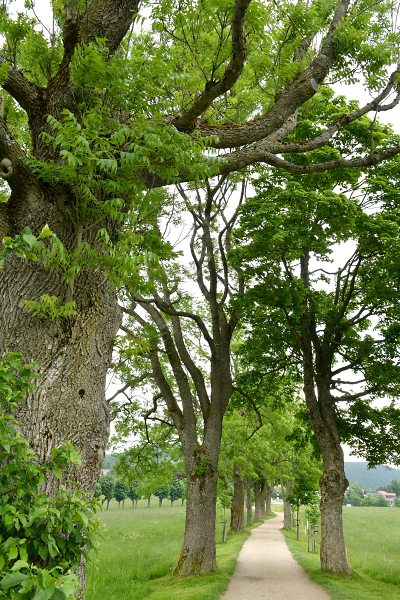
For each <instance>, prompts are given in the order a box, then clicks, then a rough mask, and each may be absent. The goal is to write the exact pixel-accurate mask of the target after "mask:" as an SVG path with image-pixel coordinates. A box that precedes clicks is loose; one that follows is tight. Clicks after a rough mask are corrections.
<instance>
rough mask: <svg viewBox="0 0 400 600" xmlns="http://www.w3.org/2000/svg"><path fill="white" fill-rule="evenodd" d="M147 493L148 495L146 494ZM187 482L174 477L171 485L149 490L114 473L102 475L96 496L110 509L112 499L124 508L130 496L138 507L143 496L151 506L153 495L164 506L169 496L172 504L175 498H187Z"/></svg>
mask: <svg viewBox="0 0 400 600" xmlns="http://www.w3.org/2000/svg"><path fill="white" fill-rule="evenodd" d="M144 494H146V496H144ZM185 494H186V484H185V482H184V481H183V480H182V479H179V476H178V477H176V478H174V479H173V480H172V481H171V482H170V484H169V485H166V486H160V487H156V488H154V489H153V490H152V491H149V489H148V488H145V486H142V487H141V486H140V484H139V483H137V482H135V483H133V484H130V485H129V484H128V483H126V482H124V481H122V480H121V479H116V478H115V477H114V476H113V475H111V474H107V475H102V476H101V477H100V479H99V481H98V483H97V484H96V488H95V493H94V495H95V498H99V499H100V500H101V502H102V505H104V504H105V505H106V510H108V508H109V505H110V502H111V500H113V499H114V500H116V501H117V502H118V508H120V507H121V504H122V508H124V505H125V500H126V499H127V498H129V500H131V501H132V507H136V506H137V503H138V501H139V500H140V499H141V498H144V497H146V498H147V506H150V503H151V497H152V496H156V497H157V498H158V505H159V506H162V503H163V500H164V499H166V498H168V499H169V500H170V502H171V506H172V504H173V503H174V502H175V500H182V504H183V502H184V500H185Z"/></svg>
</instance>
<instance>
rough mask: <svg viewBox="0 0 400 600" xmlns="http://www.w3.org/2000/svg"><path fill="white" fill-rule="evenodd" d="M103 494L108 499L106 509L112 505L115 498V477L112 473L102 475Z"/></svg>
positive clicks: (101, 486) (101, 487)
mask: <svg viewBox="0 0 400 600" xmlns="http://www.w3.org/2000/svg"><path fill="white" fill-rule="evenodd" d="M99 484H100V489H101V495H102V496H104V499H105V500H106V501H107V506H106V510H108V507H109V506H110V502H111V500H112V499H113V498H114V487H115V484H114V478H113V477H112V476H111V475H102V476H101V477H100V479H99Z"/></svg>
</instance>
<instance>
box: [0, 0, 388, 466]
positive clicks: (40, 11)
mask: <svg viewBox="0 0 400 600" xmlns="http://www.w3.org/2000/svg"><path fill="white" fill-rule="evenodd" d="M23 8H24V0H14V1H12V3H11V9H12V11H13V12H16V11H18V10H23ZM35 13H36V15H37V16H38V17H39V19H40V20H41V21H42V22H43V24H44V26H45V27H47V28H48V29H51V27H52V17H51V9H50V2H48V1H47V0H39V1H36V2H35ZM335 90H336V92H337V93H339V94H343V95H345V96H347V97H348V98H349V99H354V100H358V101H359V102H360V105H363V104H365V103H366V102H368V101H370V100H371V97H370V96H369V94H368V92H367V91H366V90H365V89H363V87H362V86H361V85H359V84H356V85H343V84H336V85H335ZM379 120H380V121H382V122H384V123H387V124H391V125H392V126H393V128H394V130H395V131H396V132H397V133H400V106H397V107H396V108H395V109H393V110H391V111H389V112H384V113H380V115H379ZM114 389H115V386H114V385H113V384H111V385H110V386H109V389H108V395H109V396H110V395H112V393H113V390H114ZM344 453H345V459H346V460H363V459H361V458H358V457H357V456H351V455H350V448H348V447H347V446H344Z"/></svg>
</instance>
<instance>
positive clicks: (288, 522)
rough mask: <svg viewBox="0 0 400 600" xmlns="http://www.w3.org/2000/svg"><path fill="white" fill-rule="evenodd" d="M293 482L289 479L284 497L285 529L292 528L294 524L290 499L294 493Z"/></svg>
mask: <svg viewBox="0 0 400 600" xmlns="http://www.w3.org/2000/svg"><path fill="white" fill-rule="evenodd" d="M292 487H293V483H292V481H290V480H289V481H287V483H286V490H285V496H284V498H283V527H284V529H290V528H291V526H292V505H291V504H290V502H289V500H288V496H290V494H291V493H292Z"/></svg>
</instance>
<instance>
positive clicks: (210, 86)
mask: <svg viewBox="0 0 400 600" xmlns="http://www.w3.org/2000/svg"><path fill="white" fill-rule="evenodd" d="M250 2H251V0H235V6H234V9H233V17H232V27H231V31H232V56H231V59H230V61H229V64H228V66H227V68H226V70H225V73H224V74H223V76H222V78H221V79H220V80H219V81H208V82H207V83H206V86H205V89H204V90H203V92H201V94H200V95H199V97H198V98H197V100H196V101H195V102H194V104H193V105H192V106H191V108H190V109H189V110H188V111H186V113H184V114H183V115H180V116H179V117H175V118H174V119H173V120H172V124H173V125H174V126H175V127H176V128H177V129H179V131H186V132H188V131H192V130H193V129H194V128H195V121H196V119H197V117H199V116H200V115H202V114H203V113H204V112H205V111H206V110H207V108H209V107H210V106H211V104H212V102H213V101H214V100H215V99H216V98H218V96H221V95H222V94H224V93H225V92H227V91H229V90H230V89H231V88H232V87H233V85H234V84H235V83H236V81H237V80H238V78H239V76H240V74H241V72H242V70H243V66H244V63H245V59H246V36H245V33H244V22H245V17H246V12H247V9H248V7H249V4H250Z"/></svg>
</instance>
